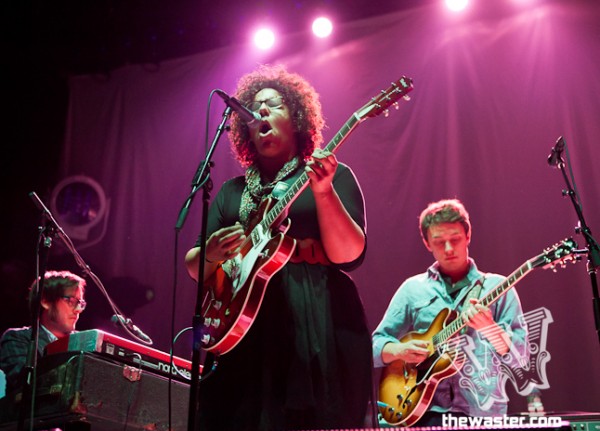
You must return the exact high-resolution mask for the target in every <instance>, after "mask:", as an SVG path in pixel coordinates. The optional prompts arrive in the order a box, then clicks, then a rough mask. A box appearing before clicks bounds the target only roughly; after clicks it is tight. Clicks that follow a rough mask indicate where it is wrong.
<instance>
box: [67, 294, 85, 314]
mask: <svg viewBox="0 0 600 431" xmlns="http://www.w3.org/2000/svg"><path fill="white" fill-rule="evenodd" d="M62 299H64V300H65V301H67V302H68V303H69V305H70V306H71V307H72V308H73V309H75V310H76V309H77V308H79V309H81V311H83V310H85V306H86V305H87V302H85V300H83V299H78V298H75V297H74V296H63V297H62Z"/></svg>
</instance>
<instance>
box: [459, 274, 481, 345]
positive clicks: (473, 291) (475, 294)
mask: <svg viewBox="0 0 600 431" xmlns="http://www.w3.org/2000/svg"><path fill="white" fill-rule="evenodd" d="M485 277H486V275H485V274H484V275H483V277H481V278H478V279H477V280H475V282H474V283H473V285H472V286H471V288H470V290H469V292H468V293H467V294H466V295H465V297H464V299H463V300H462V301H461V305H460V307H459V308H460V309H461V310H462V309H464V308H465V307H467V306H468V305H469V301H470V300H471V299H479V295H480V294H481V290H482V289H483V283H485ZM466 330H467V327H466V326H465V327H464V328H462V329H461V331H460V333H461V334H464V333H465V332H466Z"/></svg>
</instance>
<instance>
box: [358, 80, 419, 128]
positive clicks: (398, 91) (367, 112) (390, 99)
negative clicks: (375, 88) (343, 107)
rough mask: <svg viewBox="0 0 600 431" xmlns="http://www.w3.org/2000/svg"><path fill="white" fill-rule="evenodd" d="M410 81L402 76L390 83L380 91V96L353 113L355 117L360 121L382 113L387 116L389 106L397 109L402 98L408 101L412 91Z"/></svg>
mask: <svg viewBox="0 0 600 431" xmlns="http://www.w3.org/2000/svg"><path fill="white" fill-rule="evenodd" d="M412 89H413V83H412V79H410V78H407V77H406V76H403V77H402V78H400V79H398V80H397V81H395V82H392V85H390V86H389V87H388V88H387V89H385V90H382V91H381V93H380V94H378V95H377V96H375V97H373V98H372V99H371V100H369V102H368V103H366V104H365V105H364V106H363V107H362V108H360V109H359V110H358V111H356V112H355V115H356V116H357V117H358V118H359V119H360V120H361V121H362V120H364V119H366V118H368V117H376V116H378V115H381V114H382V113H384V114H385V115H386V116H387V113H388V110H389V108H390V106H392V105H395V106H396V109H397V108H398V100H400V99H401V98H404V99H406V100H410V98H409V97H408V93H409V92H410V91H412Z"/></svg>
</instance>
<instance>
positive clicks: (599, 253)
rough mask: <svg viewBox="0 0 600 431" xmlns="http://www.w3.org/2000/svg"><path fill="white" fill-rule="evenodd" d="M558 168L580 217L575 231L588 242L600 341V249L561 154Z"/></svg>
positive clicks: (596, 323)
mask: <svg viewBox="0 0 600 431" xmlns="http://www.w3.org/2000/svg"><path fill="white" fill-rule="evenodd" d="M557 166H558V168H559V169H560V171H561V172H562V175H563V178H564V179H565V183H566V184H567V189H566V190H563V191H562V194H563V196H569V197H570V198H571V202H572V203H573V207H574V208H575V212H576V213H577V217H578V218H579V225H578V226H577V227H576V228H575V232H576V233H578V234H582V235H583V237H584V238H585V241H586V243H587V255H588V261H587V272H588V274H589V276H590V282H591V285H592V295H593V298H592V306H593V309H594V322H595V325H596V334H597V335H598V341H599V342H600V298H599V297H598V281H597V279H596V271H597V269H598V267H600V250H599V248H598V242H597V241H596V240H595V239H594V237H593V236H592V231H591V230H590V228H589V227H588V226H587V224H586V223H585V219H584V217H583V211H582V209H581V205H580V204H579V199H577V194H576V192H575V190H574V189H573V187H571V183H570V181H569V177H568V176H567V173H566V171H565V161H564V160H563V158H562V157H561V156H559V158H558V165H557Z"/></svg>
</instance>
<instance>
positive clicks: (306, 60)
mask: <svg viewBox="0 0 600 431" xmlns="http://www.w3.org/2000/svg"><path fill="white" fill-rule="evenodd" d="M562 3H563V4H561V3H560V2H555V3H553V4H546V5H544V4H541V3H540V4H538V5H537V6H535V5H532V6H530V7H529V8H528V9H526V8H524V7H522V8H519V7H518V6H517V5H515V6H514V7H505V8H503V9H502V10H494V11H492V10H487V11H486V12H485V13H480V14H476V13H474V12H473V13H471V14H466V15H463V16H460V17H457V16H450V15H448V14H447V12H446V11H445V10H443V9H442V8H440V7H439V6H437V5H427V6H423V7H420V8H417V9H413V10H409V11H404V12H399V13H397V14H391V15H386V16H383V17H378V18H376V19H368V20H364V21H360V22H354V23H351V24H347V25H345V26H343V27H342V28H339V29H338V30H337V33H336V38H334V40H333V41H330V42H326V43H329V45H327V46H325V44H321V45H318V44H315V43H314V42H312V41H309V39H308V38H305V35H302V34H298V35H294V36H290V37H288V38H287V39H286V40H284V41H283V42H281V44H282V46H288V47H292V48H286V49H283V48H282V49H280V50H279V52H278V53H276V54H271V56H270V57H265V56H264V54H263V57H260V56H258V55H257V54H256V53H255V52H254V51H253V50H252V49H250V48H249V47H246V46H237V47H231V48H227V49H222V50H218V51H211V52H207V53H203V54H198V55H194V56H191V57H186V58H181V59H176V60H172V61H168V62H164V63H162V64H160V65H147V66H144V65H141V66H140V65H134V66H128V67H125V68H122V69H119V70H117V71H114V72H113V73H112V74H111V75H110V76H108V77H106V76H80V77H75V78H73V79H71V81H70V92H71V94H70V108H69V116H68V121H67V137H66V141H65V146H64V153H63V169H62V177H68V176H70V175H80V174H82V175H86V176H89V177H91V178H94V179H95V180H97V181H98V182H99V183H100V184H101V186H102V187H103V188H104V190H105V191H106V194H107V197H108V199H110V212H109V214H108V219H107V224H106V232H105V234H104V235H103V236H102V237H101V238H98V239H99V241H98V242H97V243H95V244H89V241H88V242H83V241H79V242H78V244H79V246H80V247H81V254H82V255H83V257H84V259H85V260H86V261H87V262H88V263H89V264H90V266H91V268H92V270H94V271H95V272H96V273H98V274H99V275H100V277H101V279H102V280H103V282H104V284H105V286H106V288H107V289H108V291H109V293H110V294H111V296H113V298H115V299H116V301H117V303H118V304H119V305H120V306H122V307H123V308H124V309H125V310H127V311H129V312H130V314H131V317H133V318H134V320H135V322H136V323H137V324H138V326H140V327H142V328H143V329H144V330H145V331H146V332H147V333H148V334H150V335H151V336H152V337H153V338H154V340H155V344H156V346H157V347H158V348H160V349H162V350H168V339H169V336H170V322H171V301H172V296H173V292H174V290H175V289H176V296H177V309H176V313H175V318H174V320H175V327H176V330H177V331H178V330H180V329H182V328H184V327H186V326H189V325H190V323H191V317H192V315H193V310H194V304H195V293H196V287H195V284H194V283H193V282H192V281H191V280H190V279H189V278H188V277H187V274H186V273H185V270H184V268H183V264H182V261H183V255H184V253H185V251H186V250H187V249H188V248H189V247H190V246H191V245H192V244H193V242H194V241H195V239H196V236H197V234H198V231H199V228H200V209H201V200H200V196H197V199H196V200H195V201H194V204H193V206H192V210H191V211H190V214H189V216H188V219H187V222H186V224H185V226H184V228H183V229H182V231H181V233H180V235H179V244H178V247H177V250H175V248H176V246H175V230H174V226H175V223H176V219H177V215H178V212H179V209H180V208H181V205H182V204H183V202H184V201H185V199H186V197H187V194H188V192H189V191H190V182H191V179H192V176H193V174H194V172H195V170H196V168H197V166H198V164H199V162H200V160H202V158H203V154H204V137H205V133H208V135H209V137H211V138H212V136H213V134H214V132H215V129H216V126H217V124H218V121H219V119H220V114H221V112H222V110H223V103H222V101H221V100H220V99H215V101H214V104H213V108H212V109H210V114H211V117H210V122H209V124H208V125H207V124H206V116H207V112H209V111H208V108H207V100H208V95H209V93H210V91H211V90H212V89H215V88H220V89H223V90H225V91H228V92H231V91H233V89H234V88H235V83H236V80H237V78H238V77H239V76H240V75H241V74H243V73H245V72H247V71H250V70H252V69H253V68H254V67H255V66H256V65H257V64H258V63H263V62H270V63H275V62H282V63H284V64H286V65H287V66H288V68H289V69H290V70H292V71H295V72H298V73H300V74H302V75H304V76H306V77H307V78H308V79H309V80H310V81H311V82H312V83H313V85H314V86H315V87H316V89H317V90H318V91H319V92H320V94H321V97H322V103H323V107H324V113H325V115H326V119H327V123H328V126H329V129H328V130H327V131H326V139H331V138H332V137H333V135H334V134H335V132H336V131H337V130H338V128H339V127H341V125H342V124H343V123H344V122H345V121H346V120H347V119H348V118H349V116H350V115H351V114H352V113H353V112H354V111H355V110H357V109H358V108H359V107H360V106H362V105H363V104H364V103H365V102H366V101H368V100H369V99H370V98H371V97H372V96H374V95H376V94H377V93H378V92H379V91H380V90H381V89H383V88H386V87H387V86H388V85H389V83H390V82H391V81H394V80H396V79H398V78H399V77H400V76H402V75H406V76H408V77H411V78H413V79H414V86H415V89H414V91H413V92H412V93H411V97H412V100H411V101H410V102H408V103H400V107H399V110H398V111H392V112H391V113H390V116H389V117H388V118H384V117H378V118H374V119H369V120H368V121H366V122H365V123H364V124H362V125H361V126H360V127H359V128H358V129H357V130H356V131H355V132H354V134H353V135H352V136H351V137H350V138H349V140H348V141H347V142H346V143H345V144H344V146H343V147H342V148H341V149H340V151H339V153H338V156H339V158H340V160H342V161H344V162H345V163H347V164H349V165H350V166H352V168H353V169H354V171H355V173H356V175H357V177H358V178H359V180H360V182H361V185H362V188H363V191H364V194H365V200H366V206H367V216H368V240H369V249H368V254H367V259H366V261H365V263H364V264H363V266H362V267H361V268H360V269H359V270H357V271H355V272H354V273H353V277H354V278H355V280H356V282H357V284H358V286H359V289H360V292H361V295H362V298H363V301H364V304H365V307H366V310H367V314H368V317H369V322H370V325H371V327H372V328H374V327H375V325H376V324H377V323H378V321H379V319H380V317H381V316H382V314H383V312H384V310H385V308H386V306H387V304H388V301H389V300H390V298H391V296H392V294H393V292H394V291H395V289H396V288H397V287H398V286H399V284H400V283H401V282H402V281H403V280H404V279H405V278H406V277H407V276H409V275H412V274H414V273H416V272H421V271H423V270H424V269H425V268H426V267H427V266H428V265H429V264H430V263H431V262H432V258H431V256H430V255H429V254H428V253H427V251H426V250H425V248H424V247H423V245H422V243H421V241H420V238H419V234H418V229H417V216H418V214H419V212H420V211H421V209H422V208H423V207H424V206H425V205H426V204H427V203H428V202H430V201H434V200H438V199H440V198H445V197H458V198H460V199H462V200H463V202H464V203H465V204H466V206H467V208H468V209H469V210H470V213H471V217H472V221H473V242H472V245H471V254H472V256H473V257H475V258H476V260H477V262H478V264H479V266H480V268H481V269H483V270H487V271H492V272H498V273H503V274H509V273H510V272H512V271H513V270H514V269H516V268H517V267H518V266H519V265H521V264H522V263H523V262H524V261H525V260H527V259H529V258H531V257H533V256H535V255H537V254H538V253H540V252H541V251H542V249H544V248H545V247H547V246H550V245H552V244H553V243H555V242H557V241H559V240H561V239H563V238H565V237H568V236H574V235H575V234H574V228H575V226H576V223H577V218H576V214H575V211H574V209H573V206H572V205H571V202H570V201H569V200H568V199H565V198H563V197H562V195H561V190H562V189H563V188H564V187H565V184H564V180H563V178H562V176H561V173H560V171H558V170H557V169H554V168H550V167H549V166H548V165H547V163H546V156H547V155H548V153H549V150H550V148H551V147H552V145H553V144H554V142H555V141H556V139H557V138H558V137H559V136H564V137H565V139H566V142H567V146H568V154H569V156H570V159H569V162H568V166H569V168H570V169H572V171H573V173H574V176H575V179H576V181H577V186H578V192H579V194H580V197H581V200H582V203H583V210H584V214H585V215H586V216H587V222H588V225H590V227H591V228H592V231H594V229H596V231H599V230H600V217H599V214H600V202H599V199H598V198H599V194H598V188H597V185H598V184H600V169H598V161H599V160H600V158H599V155H600V146H599V145H598V140H599V138H600V121H598V116H599V113H600V98H599V97H598V95H599V94H600V61H599V60H600V57H599V46H598V34H599V33H598V32H599V27H598V23H599V22H600V4H599V3H598V2H589V4H586V3H585V2H571V1H568V2H567V1H564V2H562ZM214 161H215V167H214V169H213V179H214V184H215V188H218V187H219V186H220V184H221V183H222V182H223V181H224V180H225V179H227V178H229V177H231V176H233V175H236V174H238V173H239V172H240V170H239V168H238V166H237V165H236V163H235V162H234V161H233V160H232V158H231V157H230V151H229V148H228V142H227V139H226V138H224V139H222V140H221V143H220V146H219V148H218V149H217V151H216V154H215V157H214ZM215 193H216V190H215ZM596 234H598V232H596ZM94 235H96V238H97V237H98V236H99V234H98V233H97V232H96V233H94V232H92V235H91V238H92V237H94ZM576 239H577V240H578V241H579V242H580V245H581V246H584V245H585V244H584V241H583V239H582V238H581V236H579V235H576ZM175 251H177V254H175ZM175 260H177V262H178V264H177V265H176V266H175V265H174V261H175ZM175 279H176V282H175V281H174V280H175ZM94 290H95V289H94V288H93V287H90V289H89V290H88V296H89V298H91V300H92V301H93V304H92V307H91V308H96V310H97V312H96V313H93V312H91V311H90V312H86V313H88V315H87V316H86V317H84V318H83V319H82V322H81V325H80V329H87V328H89V327H103V325H105V324H106V322H107V320H108V319H109V317H110V316H109V315H108V314H103V313H104V312H100V311H99V310H102V309H103V308H102V307H103V306H102V304H103V303H104V301H102V300H101V299H99V298H98V294H97V293H94V292H93V291H94ZM518 290H519V293H520V295H521V299H522V302H523V307H524V310H525V311H533V310H536V309H540V308H542V307H544V308H545V309H547V310H548V311H549V312H550V313H551V316H552V319H553V321H552V322H551V323H550V324H549V326H548V339H547V350H548V351H549V353H550V355H551V359H550V361H549V362H548V364H547V377H548V381H549V386H550V387H549V388H547V389H545V390H544V391H543V401H544V404H545V406H546V409H547V410H555V411H567V410H568V411H572V410H587V411H591V410H597V409H598V401H597V400H598V399H600V392H599V389H598V388H599V387H600V384H599V383H600V371H599V369H598V366H597V364H598V363H600V354H599V351H600V350H599V348H598V344H599V342H598V337H597V336H596V334H595V331H594V322H593V315H592V304H591V296H592V292H591V286H590V281H589V277H588V275H587V272H586V267H585V264H584V263H578V264H577V265H570V266H569V267H567V268H565V269H564V270H560V271H559V272H557V273H552V272H551V271H543V270H536V271H534V272H533V273H532V274H531V275H529V276H528V277H527V278H526V279H524V280H523V281H522V282H521V283H520V284H519V286H518ZM152 294H153V295H154V296H153V297H151V295H152ZM340 300H343V298H340ZM106 313H108V311H107V312H106ZM107 328H108V329H109V330H111V331H112V332H115V331H117V330H116V329H115V328H111V327H108V326H107ZM180 344H181V345H180V346H179V347H178V350H177V351H178V352H179V354H181V355H186V354H188V353H189V348H188V347H187V345H189V339H188V340H186V339H185V337H184V338H183V340H182V342H181V343H180ZM522 408H523V402H522V400H520V399H519V397H514V398H513V404H512V405H511V410H512V411H518V410H521V409H522Z"/></svg>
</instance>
